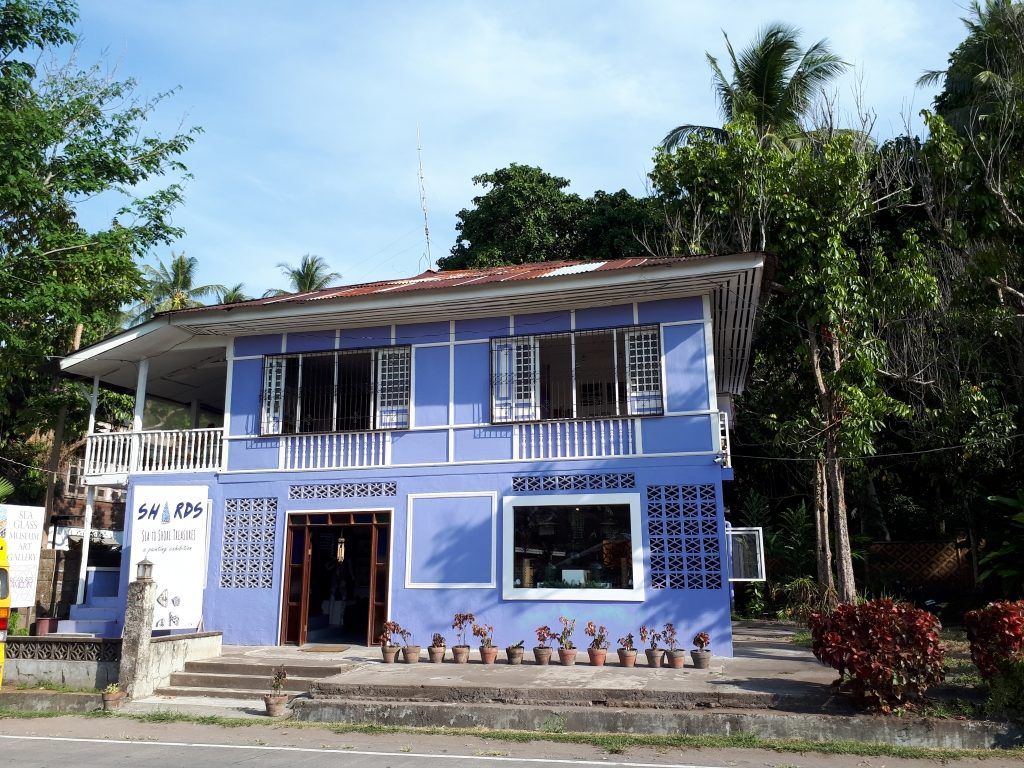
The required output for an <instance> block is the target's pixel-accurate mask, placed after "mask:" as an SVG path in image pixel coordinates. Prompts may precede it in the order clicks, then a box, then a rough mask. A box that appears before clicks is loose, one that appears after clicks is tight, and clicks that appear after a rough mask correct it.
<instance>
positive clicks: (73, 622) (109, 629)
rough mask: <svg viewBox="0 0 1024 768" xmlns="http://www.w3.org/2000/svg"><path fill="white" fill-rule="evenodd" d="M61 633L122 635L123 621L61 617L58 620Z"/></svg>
mask: <svg viewBox="0 0 1024 768" xmlns="http://www.w3.org/2000/svg"><path fill="white" fill-rule="evenodd" d="M57 632H58V633H59V634H79V635H95V636H96V637H120V636H121V623H120V622H119V621H113V620H103V619H83V620H79V619H61V620H60V621H58V622H57Z"/></svg>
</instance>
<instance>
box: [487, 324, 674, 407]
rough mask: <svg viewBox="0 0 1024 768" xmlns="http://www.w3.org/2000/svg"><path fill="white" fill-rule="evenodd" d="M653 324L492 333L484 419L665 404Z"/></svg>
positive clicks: (659, 350) (658, 344)
mask: <svg viewBox="0 0 1024 768" xmlns="http://www.w3.org/2000/svg"><path fill="white" fill-rule="evenodd" d="M661 380H662V376H661V344H660V333H659V330H658V328H657V326H644V327H640V328H616V329H607V330H592V331H589V330H588V331H574V332H572V333H550V334H539V335H536V336H515V337H512V336H504V337H496V338H492V339H491V421H492V422H493V423H495V424H504V423H509V422H527V421H558V420H571V419H602V418H610V417H620V416H653V415H660V414H662V413H663V412H664V409H663V405H662V402H663V398H662V381H661Z"/></svg>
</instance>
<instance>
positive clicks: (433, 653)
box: [427, 645, 448, 664]
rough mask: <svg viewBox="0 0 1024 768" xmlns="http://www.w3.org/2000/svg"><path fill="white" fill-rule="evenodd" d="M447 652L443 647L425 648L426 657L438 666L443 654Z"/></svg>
mask: <svg viewBox="0 0 1024 768" xmlns="http://www.w3.org/2000/svg"><path fill="white" fill-rule="evenodd" d="M447 650H448V649H447V648H446V647H445V646H443V645H429V646H427V656H429V657H430V661H431V663H433V664H440V663H442V662H443V661H444V654H445V651H447Z"/></svg>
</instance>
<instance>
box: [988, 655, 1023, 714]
mask: <svg viewBox="0 0 1024 768" xmlns="http://www.w3.org/2000/svg"><path fill="white" fill-rule="evenodd" d="M989 691H990V693H989V704H990V706H991V707H992V711H993V712H999V713H1001V714H1004V715H1009V716H1010V717H1013V718H1015V719H1020V718H1021V717H1024V660H1022V659H1019V658H1018V659H1009V660H1007V661H1004V662H1002V663H1001V664H1000V665H999V668H998V669H997V670H996V672H995V674H993V675H992V677H991V679H990V680H989Z"/></svg>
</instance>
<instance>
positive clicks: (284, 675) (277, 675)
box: [263, 666, 288, 717]
mask: <svg viewBox="0 0 1024 768" xmlns="http://www.w3.org/2000/svg"><path fill="white" fill-rule="evenodd" d="M287 679H288V671H287V670H286V669H285V668H284V666H280V667H275V668H274V674H273V675H271V677H270V693H268V694H265V695H264V696H263V704H264V706H266V708H267V714H268V715H270V716H271V717H281V715H283V714H284V708H285V705H286V704H287V703H288V694H286V693H285V692H284V681H285V680H287Z"/></svg>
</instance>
